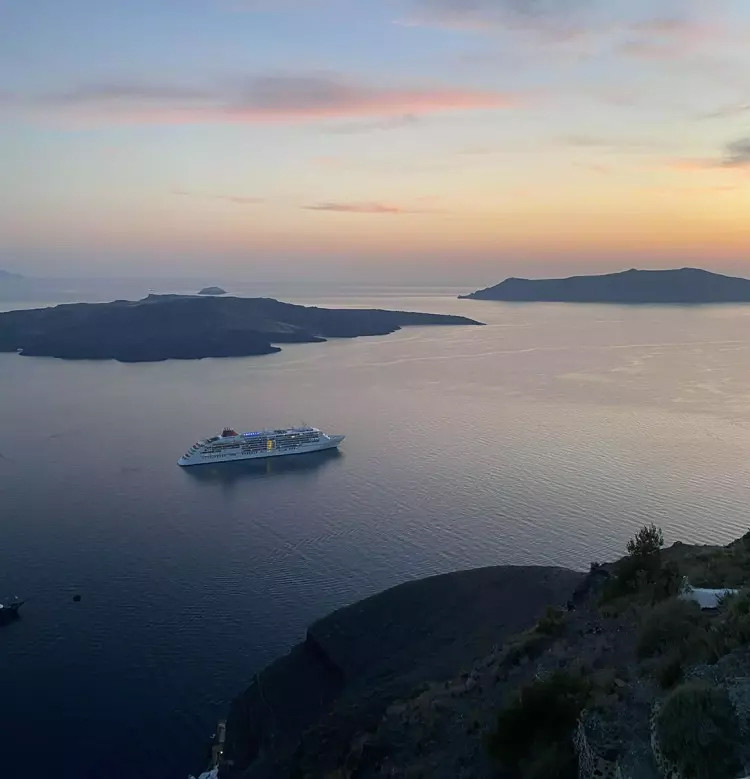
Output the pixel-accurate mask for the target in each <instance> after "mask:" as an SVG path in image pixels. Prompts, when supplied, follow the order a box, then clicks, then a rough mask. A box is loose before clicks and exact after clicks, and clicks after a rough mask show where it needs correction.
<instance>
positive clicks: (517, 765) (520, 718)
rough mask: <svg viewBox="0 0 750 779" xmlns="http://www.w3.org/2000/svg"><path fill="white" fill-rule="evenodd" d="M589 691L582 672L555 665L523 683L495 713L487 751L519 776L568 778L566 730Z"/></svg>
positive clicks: (573, 768)
mask: <svg viewBox="0 0 750 779" xmlns="http://www.w3.org/2000/svg"><path fill="white" fill-rule="evenodd" d="M590 693H591V683H590V682H589V681H588V680H587V679H585V678H584V677H583V676H580V675H574V674H570V673H564V672H560V671H558V672H555V673H553V674H552V675H551V676H550V677H549V678H546V679H540V680H535V681H533V682H532V683H531V684H528V685H526V686H525V687H523V688H522V689H521V691H520V693H519V694H518V697H517V698H516V699H515V700H513V701H512V702H511V703H510V704H509V705H508V706H507V707H506V708H505V709H503V710H502V711H501V712H500V714H499V715H498V718H497V727H496V729H495V731H494V732H493V733H491V734H490V736H489V737H488V739H487V747H488V750H489V752H490V755H491V756H492V757H494V758H495V759H496V760H497V761H499V762H500V763H502V764H503V765H505V766H507V767H508V768H511V769H513V770H515V771H517V772H518V774H519V776H521V777H522V778H523V779H542V778H543V777H545V778H546V779H574V778H575V777H576V775H577V761H576V756H575V752H574V749H573V740H572V733H573V729H574V727H575V725H576V722H577V721H578V717H579V716H580V713H581V711H582V710H583V708H584V706H586V703H587V702H588V700H589V696H590Z"/></svg>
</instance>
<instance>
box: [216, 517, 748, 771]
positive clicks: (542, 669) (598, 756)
mask: <svg viewBox="0 0 750 779" xmlns="http://www.w3.org/2000/svg"><path fill="white" fill-rule="evenodd" d="M644 530H645V531H646V533H645V535H643V534H639V535H640V540H639V537H638V536H636V539H635V540H636V541H637V543H636V544H635V545H634V546H633V547H632V548H631V547H629V552H628V555H626V556H625V557H624V558H622V559H621V560H619V561H617V562H615V563H612V564H608V565H603V566H600V565H597V564H592V567H591V570H590V572H589V573H588V574H585V575H584V574H578V573H574V572H571V571H566V570H564V569H559V568H512V567H506V568H485V569H479V570H476V571H465V572H460V573H456V574H449V575H446V576H439V577H431V578H429V579H424V580H421V581H416V582H411V583H408V584H405V585H401V586H400V587H395V588H393V589H391V590H388V591H386V592H384V593H381V594H380V595H377V596H375V597H373V598H369V599H367V600H365V601H362V602H361V603H358V604H355V605H353V606H350V607H348V608H345V609H342V610H340V611H338V612H335V613H334V614H332V615H331V616H329V617H326V618H325V619H323V620H320V621H319V622H317V623H315V624H314V625H313V626H312V627H311V628H310V629H309V631H308V635H307V638H306V640H305V641H304V642H303V643H302V644H300V645H298V646H297V647H295V648H294V649H293V650H292V652H291V653H290V654H289V655H287V656H286V657H284V658H282V659H280V660H278V661H276V662H275V663H273V664H272V665H271V666H269V667H268V668H267V669H266V670H265V671H263V672H262V673H260V674H258V675H257V676H256V677H255V679H254V681H253V683H252V684H251V686H250V687H249V689H248V690H247V691H246V692H245V693H243V694H242V695H241V696H239V697H238V698H237V699H236V700H235V701H234V702H233V704H232V708H231V712H230V717H229V721H228V725H227V743H226V751H225V753H224V760H223V763H222V765H221V767H220V770H219V777H221V779H266V778H268V779H270V778H271V777H274V778H275V779H286V778H287V777H289V778H290V779H291V778H292V777H305V778H306V779H355V777H356V779H377V777H383V776H389V777H399V778H400V779H406V778H407V777H424V779H427V778H428V777H429V779H462V778H463V779H476V778H477V777H487V779H490V777H505V778H506V779H532V778H533V779H539V777H545V779H552V777H555V778H556V779H594V778H595V777H601V776H620V777H622V778H623V779H657V777H658V776H660V775H664V773H665V772H666V771H672V772H673V773H671V774H670V775H672V776H675V777H678V778H679V777H685V779H687V777H689V776H710V777H711V778H712V779H736V777H738V776H745V773H741V772H742V770H743V768H744V769H745V771H746V772H747V768H748V767H749V766H750V742H749V741H748V737H749V736H750V715H748V712H750V682H748V679H747V664H748V662H750V616H749V615H750V592H748V590H744V589H742V590H740V592H739V594H737V595H734V596H732V597H730V598H728V599H726V600H724V601H722V602H720V603H719V605H718V608H715V609H713V610H711V611H701V610H700V608H699V606H698V605H697V603H695V602H693V600H692V599H691V595H690V589H689V588H688V589H685V588H684V579H683V577H687V578H688V579H689V580H690V581H691V582H693V583H695V584H696V586H707V587H711V586H718V587H722V586H735V587H738V588H744V587H747V585H748V584H750V533H749V534H747V535H746V536H744V537H743V538H742V539H739V540H738V541H736V542H733V543H732V544H729V545H728V546H726V547H708V546H688V545H685V544H675V545H673V546H672V547H670V548H668V549H660V548H659V547H660V546H661V544H662V541H661V533H660V532H657V529H656V528H652V529H649V528H646V529H644ZM681 582H682V584H681ZM563 605H564V608H559V607H560V606H563Z"/></svg>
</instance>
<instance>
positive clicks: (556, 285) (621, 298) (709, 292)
mask: <svg viewBox="0 0 750 779" xmlns="http://www.w3.org/2000/svg"><path fill="white" fill-rule="evenodd" d="M459 297H460V298H465V299H471V300H503V301H515V302H529V303H530V302H549V303H552V302H555V303H623V304H634V303H641V304H646V303H651V304H700V303H747V302H750V279H742V278H737V277H734V276H723V275H721V274H719V273H711V272H710V271H706V270H701V269H699V268H678V269H675V270H636V269H631V270H627V271H622V272H621V273H607V274H604V275H598V276H571V277H570V278H566V279H516V278H510V279H506V280H505V281H502V282H501V283H500V284H496V285H495V286H493V287H487V288H486V289H480V290H477V291H476V292H472V293H471V294H469V295H461V296H459Z"/></svg>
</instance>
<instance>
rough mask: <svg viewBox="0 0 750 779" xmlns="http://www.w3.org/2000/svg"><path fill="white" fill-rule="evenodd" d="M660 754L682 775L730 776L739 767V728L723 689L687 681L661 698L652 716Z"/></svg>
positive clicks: (693, 778)
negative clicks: (656, 712)
mask: <svg viewBox="0 0 750 779" xmlns="http://www.w3.org/2000/svg"><path fill="white" fill-rule="evenodd" d="M656 732H657V736H658V739H659V743H660V746H661V750H662V752H663V754H664V756H665V757H666V758H667V759H668V760H670V761H671V762H673V763H675V764H676V765H677V766H678V768H679V770H680V773H681V774H682V776H683V777H684V779H733V778H734V777H736V776H737V771H738V770H739V769H740V767H741V766H740V761H739V758H738V755H737V749H738V745H739V743H740V728H739V723H738V720H737V714H736V713H735V711H734V708H733V707H732V703H731V701H730V700H729V696H728V695H727V693H726V691H725V690H723V689H721V688H719V687H715V686H713V685H709V684H705V683H702V682H688V683H686V684H682V685H680V686H679V687H677V688H676V689H675V690H673V691H672V692H671V693H670V694H669V695H668V696H667V698H666V699H665V701H664V703H663V704H662V706H661V709H660V711H659V714H658V716H657V718H656Z"/></svg>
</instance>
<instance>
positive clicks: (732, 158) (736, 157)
mask: <svg viewBox="0 0 750 779" xmlns="http://www.w3.org/2000/svg"><path fill="white" fill-rule="evenodd" d="M723 165H724V167H726V168H744V167H745V166H747V165H750V136H748V137H747V138H738V139H737V140H736V141H732V142H731V143H728V144H727V145H726V149H725V153H724V159H723Z"/></svg>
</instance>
